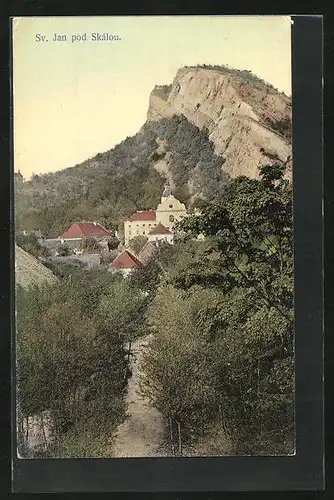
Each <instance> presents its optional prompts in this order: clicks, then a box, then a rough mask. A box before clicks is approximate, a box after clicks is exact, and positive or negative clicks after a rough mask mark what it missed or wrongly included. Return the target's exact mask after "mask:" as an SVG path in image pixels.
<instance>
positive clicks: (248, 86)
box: [147, 67, 291, 177]
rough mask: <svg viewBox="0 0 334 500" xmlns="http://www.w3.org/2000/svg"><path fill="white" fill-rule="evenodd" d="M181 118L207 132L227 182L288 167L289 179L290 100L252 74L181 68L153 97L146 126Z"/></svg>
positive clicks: (151, 96) (201, 68)
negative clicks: (274, 165)
mask: <svg viewBox="0 0 334 500" xmlns="http://www.w3.org/2000/svg"><path fill="white" fill-rule="evenodd" d="M174 114H176V115H181V114H182V115H184V116H185V117H186V118H187V119H188V120H189V121H190V122H191V123H193V124H194V125H196V126H197V127H199V128H200V129H202V130H207V131H208V135H209V139H210V140H212V142H213V143H214V146H215V152H216V154H218V155H220V156H222V157H223V159H224V160H225V161H224V165H223V168H224V170H225V171H226V172H227V173H228V174H229V175H230V176H231V177H235V176H238V175H247V176H249V177H257V175H258V167H259V166H261V165H263V164H268V163H273V162H278V163H287V164H288V172H289V174H288V175H289V177H290V176H291V99H290V98H289V97H287V96H286V95H285V94H283V93H281V92H278V91H277V90H276V89H274V88H273V87H272V86H271V85H268V84H266V83H265V82H263V81H262V80H260V79H258V78H257V77H255V76H254V75H252V74H251V73H250V72H247V71H237V70H228V69H227V68H224V67H218V69H208V68H203V67H185V68H182V69H180V70H179V71H178V72H177V74H176V77H175V79H174V81H173V83H172V85H171V86H157V87H155V89H154V90H153V91H152V93H151V95H150V101H149V109H148V113H147V120H148V121H156V120H161V119H162V118H168V117H171V116H173V115H174Z"/></svg>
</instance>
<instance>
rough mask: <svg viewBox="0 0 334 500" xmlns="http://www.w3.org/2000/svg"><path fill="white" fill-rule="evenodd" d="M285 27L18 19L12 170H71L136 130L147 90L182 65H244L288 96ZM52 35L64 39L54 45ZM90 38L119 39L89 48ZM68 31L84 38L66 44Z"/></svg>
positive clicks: (221, 20)
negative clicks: (99, 35)
mask: <svg viewBox="0 0 334 500" xmlns="http://www.w3.org/2000/svg"><path fill="white" fill-rule="evenodd" d="M290 31H291V25H290V22H289V19H288V18H287V17H284V16H187V17H184V16H159V17H85V18H78V17H74V18H73V17H72V18H70V17H58V18H51V17H38V18H31V17H30V18H16V19H15V20H14V23H13V39H14V40H13V61H14V68H13V73H14V75H13V78H14V169H15V171H17V170H19V169H20V170H21V172H22V173H23V175H24V176H25V177H26V178H29V176H30V175H31V173H32V172H35V173H41V172H50V171H55V170H60V169H62V168H65V167H70V166H73V165H75V164H76V163H80V162H81V161H83V160H85V159H87V158H89V157H92V156H94V155H95V154H96V153H99V152H103V151H106V150H108V149H110V148H112V147H113V146H114V145H115V144H117V143H119V142H121V141H122V140H123V139H125V138H126V136H130V135H133V134H135V133H136V132H137V131H138V129H139V128H140V127H141V126H142V125H143V124H144V123H145V120H146V113H147V108H148V100H149V94H150V92H151V90H152V89H153V87H154V86H155V85H156V84H159V85H162V84H169V83H171V82H172V80H173V78H174V76H175V74H176V72H177V70H178V69H179V68H180V67H182V66H185V65H195V64H203V63H204V64H228V65H229V66H231V67H236V68H238V69H250V70H252V71H253V72H254V73H255V74H257V75H258V76H260V77H262V78H264V79H265V80H266V81H268V82H270V83H272V84H273V85H274V86H275V87H277V88H278V89H279V90H283V91H284V92H285V93H286V94H288V95H290V94H291V41H290V37H291V35H290ZM55 32H56V33H58V34H66V35H67V42H52V38H53V33H55ZM93 32H99V33H103V32H107V33H112V34H119V36H120V37H121V40H120V41H117V42H107V41H105V42H103V41H101V42H93V41H91V40H90V34H91V33H93ZM36 33H40V34H43V35H45V36H46V37H47V38H48V40H49V41H48V42H36ZM72 33H75V34H83V33H86V34H87V41H86V42H79V43H72V41H71V35H72Z"/></svg>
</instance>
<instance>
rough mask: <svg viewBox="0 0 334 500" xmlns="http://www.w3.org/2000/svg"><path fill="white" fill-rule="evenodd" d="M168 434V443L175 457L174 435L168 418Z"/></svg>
mask: <svg viewBox="0 0 334 500" xmlns="http://www.w3.org/2000/svg"><path fill="white" fill-rule="evenodd" d="M169 433H170V443H171V448H172V454H173V456H175V446H174V435H173V420H172V417H169Z"/></svg>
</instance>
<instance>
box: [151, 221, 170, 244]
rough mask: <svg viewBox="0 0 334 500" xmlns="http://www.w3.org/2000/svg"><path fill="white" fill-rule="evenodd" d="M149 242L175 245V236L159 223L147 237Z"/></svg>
mask: <svg viewBox="0 0 334 500" xmlns="http://www.w3.org/2000/svg"><path fill="white" fill-rule="evenodd" d="M147 239H148V241H149V242H154V243H155V244H156V245H158V244H159V243H161V242H166V243H169V244H170V245H172V244H173V240H174V234H173V233H172V231H170V230H169V229H168V228H167V227H165V226H164V225H163V224H161V222H159V223H158V225H157V226H156V227H154V228H153V229H152V230H151V231H150V232H149V233H148V235H147Z"/></svg>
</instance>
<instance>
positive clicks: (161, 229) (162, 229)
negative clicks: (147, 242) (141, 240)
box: [148, 222, 172, 234]
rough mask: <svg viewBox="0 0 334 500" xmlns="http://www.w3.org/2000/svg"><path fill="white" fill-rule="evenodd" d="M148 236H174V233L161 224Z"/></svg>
mask: <svg viewBox="0 0 334 500" xmlns="http://www.w3.org/2000/svg"><path fill="white" fill-rule="evenodd" d="M148 234H172V232H171V231H170V230H169V229H168V228H167V227H165V226H164V225H163V224H161V222H159V224H158V225H157V226H156V227H154V228H153V229H152V230H151V231H150V232H149V233H148Z"/></svg>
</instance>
